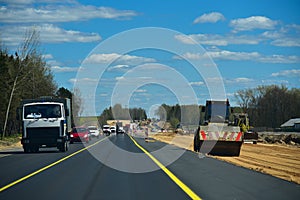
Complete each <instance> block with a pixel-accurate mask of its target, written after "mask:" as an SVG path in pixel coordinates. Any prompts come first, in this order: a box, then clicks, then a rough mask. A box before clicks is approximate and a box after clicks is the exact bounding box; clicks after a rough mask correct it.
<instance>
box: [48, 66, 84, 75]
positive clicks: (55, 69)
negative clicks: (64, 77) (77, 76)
mask: <svg viewBox="0 0 300 200" xmlns="http://www.w3.org/2000/svg"><path fill="white" fill-rule="evenodd" d="M78 69H79V68H77V67H60V66H52V67H51V71H53V72H56V73H61V72H77V71H78Z"/></svg>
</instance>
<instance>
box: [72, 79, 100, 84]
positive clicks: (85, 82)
mask: <svg viewBox="0 0 300 200" xmlns="http://www.w3.org/2000/svg"><path fill="white" fill-rule="evenodd" d="M69 82H70V83H73V84H74V83H80V84H95V83H97V82H98V79H92V78H81V79H76V78H71V79H69Z"/></svg>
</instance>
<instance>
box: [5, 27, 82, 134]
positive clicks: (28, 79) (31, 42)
mask: <svg viewBox="0 0 300 200" xmlns="http://www.w3.org/2000/svg"><path fill="white" fill-rule="evenodd" d="M38 47H39V33H38V32H36V31H34V30H33V31H30V32H27V33H26V35H25V38H24V41H23V42H22V44H20V47H19V48H18V49H17V50H16V51H15V52H14V53H13V54H10V53H8V50H7V49H6V48H5V47H4V45H0V89H1V95H0V102H1V106H0V132H1V138H3V137H5V136H8V135H12V134H16V133H19V132H20V130H19V129H20V123H19V122H18V121H17V119H16V114H17V112H16V110H17V108H18V107H19V106H20V102H21V100H22V99H35V98H38V97H41V96H54V97H64V98H71V99H72V96H73V94H72V93H71V92H70V91H68V90H67V89H65V88H59V89H57V84H56V82H55V80H54V77H53V74H52V72H51V70H50V68H49V66H47V64H46V62H45V60H44V59H43V56H42V54H41V52H39V49H38ZM75 104H76V103H75ZM73 107H75V113H76V112H77V113H78V111H79V110H80V109H79V108H78V107H80V105H79V104H78V105H74V106H73ZM76 110H77V111H76Z"/></svg>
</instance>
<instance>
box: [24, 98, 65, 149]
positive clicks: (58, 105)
mask: <svg viewBox="0 0 300 200" xmlns="http://www.w3.org/2000/svg"><path fill="white" fill-rule="evenodd" d="M19 119H20V120H22V140H21V143H22V145H23V149H24V152H25V153H29V152H38V151H39V148H41V147H57V148H58V149H59V150H60V151H62V152H65V151H67V150H68V136H69V133H70V132H71V103H70V99H67V98H65V99H63V98H59V99H57V98H51V97H43V98H39V99H25V100H22V102H21V106H20V109H19Z"/></svg>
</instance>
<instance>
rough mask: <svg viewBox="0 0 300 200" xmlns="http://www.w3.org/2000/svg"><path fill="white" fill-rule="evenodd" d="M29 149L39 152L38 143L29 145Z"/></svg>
mask: <svg viewBox="0 0 300 200" xmlns="http://www.w3.org/2000/svg"><path fill="white" fill-rule="evenodd" d="M29 149H30V152H32V153H37V152H39V146H38V145H30V146H29Z"/></svg>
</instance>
